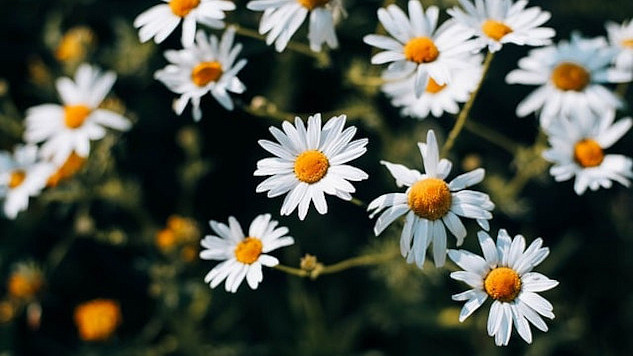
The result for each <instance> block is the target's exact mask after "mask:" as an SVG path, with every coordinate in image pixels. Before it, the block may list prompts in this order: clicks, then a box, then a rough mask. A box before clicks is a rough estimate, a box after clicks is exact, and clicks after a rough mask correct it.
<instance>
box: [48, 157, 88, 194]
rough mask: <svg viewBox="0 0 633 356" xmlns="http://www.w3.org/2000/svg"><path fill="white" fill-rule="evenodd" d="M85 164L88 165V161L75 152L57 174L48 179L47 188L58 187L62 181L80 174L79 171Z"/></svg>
mask: <svg viewBox="0 0 633 356" xmlns="http://www.w3.org/2000/svg"><path fill="white" fill-rule="evenodd" d="M84 163H86V159H85V158H84V157H81V156H79V155H78V154H76V153H75V151H73V152H72V153H71V154H70V156H68V158H67V159H66V162H64V164H63V165H62V166H61V167H59V169H58V170H57V172H55V173H53V175H51V176H50V177H49V178H48V181H47V182H46V186H47V187H56V186H57V185H58V184H59V182H61V181H62V180H64V179H68V178H70V177H72V176H74V175H75V174H76V173H77V172H79V170H81V168H82V167H83V166H84Z"/></svg>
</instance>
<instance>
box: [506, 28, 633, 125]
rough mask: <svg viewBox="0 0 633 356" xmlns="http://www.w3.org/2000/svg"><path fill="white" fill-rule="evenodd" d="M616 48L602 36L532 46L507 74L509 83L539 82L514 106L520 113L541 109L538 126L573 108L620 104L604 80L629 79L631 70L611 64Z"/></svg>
mask: <svg viewBox="0 0 633 356" xmlns="http://www.w3.org/2000/svg"><path fill="white" fill-rule="evenodd" d="M615 55H616V51H614V50H613V49H612V48H610V47H608V46H607V42H606V40H605V39H604V38H602V37H598V38H594V39H586V38H581V37H580V35H578V34H573V35H572V38H571V41H561V42H560V43H558V44H557V45H553V46H547V47H545V48H538V49H533V50H531V51H530V53H529V55H528V56H527V57H525V58H522V59H521V60H520V61H519V69H515V70H513V71H512V72H510V73H509V74H508V75H507V77H506V82H508V83H509V84H526V85H539V87H538V88H537V89H536V90H535V91H533V92H532V93H531V94H530V95H528V96H527V97H526V98H525V99H524V100H523V101H522V102H521V103H519V105H518V106H517V109H516V113H517V115H518V116H519V117H523V116H527V115H528V114H530V113H532V112H535V111H539V110H540V111H541V126H543V127H547V126H548V125H549V124H550V122H551V121H552V119H553V118H554V117H556V116H560V115H561V114H562V115H565V114H569V113H570V112H572V111H577V112H586V111H594V112H596V113H602V112H604V111H606V110H611V109H615V108H618V107H620V106H621V105H622V103H621V101H620V99H619V98H618V97H617V96H616V95H615V94H614V93H612V92H611V91H610V90H609V89H607V88H606V87H605V86H604V84H608V83H622V82H627V81H629V80H631V75H632V74H631V73H627V72H625V71H622V70H621V69H617V68H614V67H613V66H612V65H611V63H612V62H613V60H614V58H615Z"/></svg>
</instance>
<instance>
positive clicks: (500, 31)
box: [481, 20, 512, 41]
mask: <svg viewBox="0 0 633 356" xmlns="http://www.w3.org/2000/svg"><path fill="white" fill-rule="evenodd" d="M481 30H482V31H483V33H484V34H485V35H486V36H488V37H490V38H492V39H493V40H495V41H499V40H501V39H502V38H503V37H504V36H505V35H507V34H508V33H511V32H512V29H511V28H510V27H508V26H507V25H506V24H504V23H503V22H499V21H495V20H486V22H484V23H483V25H481Z"/></svg>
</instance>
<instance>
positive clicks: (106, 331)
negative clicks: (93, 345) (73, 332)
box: [74, 299, 121, 341]
mask: <svg viewBox="0 0 633 356" xmlns="http://www.w3.org/2000/svg"><path fill="white" fill-rule="evenodd" d="M74 319H75V325H77V329H78V330H79V337H80V338H81V339H82V340H84V341H102V340H106V339H108V338H109V337H110V336H111V335H112V334H113V333H114V330H115V329H116V327H117V326H118V325H119V324H120V323H121V308H120V307H119V303H117V302H116V301H113V300H111V299H95V300H92V301H89V302H86V303H83V304H80V305H78V306H77V307H75V314H74Z"/></svg>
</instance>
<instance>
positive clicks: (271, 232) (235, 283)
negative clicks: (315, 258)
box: [200, 214, 294, 293]
mask: <svg viewBox="0 0 633 356" xmlns="http://www.w3.org/2000/svg"><path fill="white" fill-rule="evenodd" d="M270 218H271V216H270V214H262V215H259V216H257V217H256V218H255V219H254V220H253V222H252V223H251V225H250V227H249V229H248V236H246V235H244V232H243V231H242V227H241V226H240V224H239V223H238V222H237V220H235V218H234V217H232V216H231V217H229V225H228V226H227V225H225V224H222V223H219V222H217V221H214V220H211V221H210V225H211V229H213V231H214V232H215V233H216V234H218V236H215V235H207V236H206V237H205V238H204V239H203V240H202V241H201V242H200V244H201V245H202V247H203V248H204V250H202V251H201V252H200V258H201V259H203V260H219V261H223V262H221V263H220V264H218V265H216V266H215V267H213V269H212V270H211V271H209V273H207V275H206V276H205V277H204V281H205V282H206V283H209V284H210V286H211V288H215V287H217V286H218V285H219V284H220V283H222V281H224V280H225V279H226V283H225V284H224V286H225V289H226V291H227V292H231V293H235V292H236V291H237V288H238V287H239V286H240V284H241V283H242V281H243V280H244V278H246V282H247V283H248V286H249V287H251V289H257V286H258V284H259V282H261V281H262V279H263V275H262V266H266V267H273V266H276V265H277V264H279V260H277V259H276V258H275V257H273V256H270V255H268V254H267V253H268V252H270V251H273V250H276V249H278V248H280V247H284V246H289V245H292V244H293V243H294V239H293V238H292V237H290V236H286V234H287V233H288V228H286V227H277V224H278V223H277V221H275V220H271V219H270Z"/></svg>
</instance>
